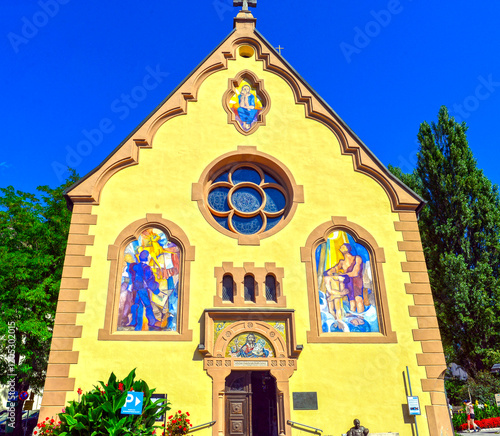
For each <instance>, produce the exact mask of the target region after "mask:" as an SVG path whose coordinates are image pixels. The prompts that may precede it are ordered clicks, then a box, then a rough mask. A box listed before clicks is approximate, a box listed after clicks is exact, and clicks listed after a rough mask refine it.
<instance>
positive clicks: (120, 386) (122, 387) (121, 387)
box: [118, 382, 125, 391]
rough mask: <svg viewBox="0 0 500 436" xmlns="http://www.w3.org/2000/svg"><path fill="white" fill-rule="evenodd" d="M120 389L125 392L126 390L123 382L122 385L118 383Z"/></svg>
mask: <svg viewBox="0 0 500 436" xmlns="http://www.w3.org/2000/svg"><path fill="white" fill-rule="evenodd" d="M118 389H119V390H120V391H123V389H125V386H123V383H121V382H120V383H118Z"/></svg>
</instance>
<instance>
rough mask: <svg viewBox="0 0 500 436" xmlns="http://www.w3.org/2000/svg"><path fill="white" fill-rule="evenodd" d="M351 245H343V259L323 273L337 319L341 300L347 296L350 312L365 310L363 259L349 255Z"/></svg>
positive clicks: (328, 296)
mask: <svg viewBox="0 0 500 436" xmlns="http://www.w3.org/2000/svg"><path fill="white" fill-rule="evenodd" d="M351 251H352V247H351V244H347V243H346V244H343V245H342V246H341V247H340V252H341V253H342V255H343V256H344V259H342V260H341V261H339V263H337V264H336V265H335V266H334V267H332V268H330V269H329V270H327V271H325V272H324V273H323V275H324V276H325V285H326V289H327V292H328V294H329V295H327V298H331V299H332V300H333V302H334V306H335V307H334V309H335V313H336V317H337V319H339V318H340V317H341V316H342V314H341V300H342V297H343V296H345V295H347V297H348V298H349V305H350V308H351V312H354V311H355V310H357V311H358V313H362V312H364V310H365V306H364V303H363V259H361V256H354V255H352V254H351Z"/></svg>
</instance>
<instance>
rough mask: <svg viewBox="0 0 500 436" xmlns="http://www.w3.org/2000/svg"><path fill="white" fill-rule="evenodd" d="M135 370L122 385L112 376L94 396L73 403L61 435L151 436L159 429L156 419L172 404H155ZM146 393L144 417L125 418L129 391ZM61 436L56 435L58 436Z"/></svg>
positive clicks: (63, 415)
mask: <svg viewBox="0 0 500 436" xmlns="http://www.w3.org/2000/svg"><path fill="white" fill-rule="evenodd" d="M134 379H135V370H132V371H131V372H130V374H129V375H128V376H127V377H126V378H125V379H124V380H122V381H119V380H117V378H116V376H115V374H113V373H112V374H111V375H110V377H109V379H108V382H107V383H104V382H102V381H101V382H99V386H95V387H94V389H92V390H91V391H90V392H86V393H84V394H82V396H81V399H80V401H72V402H71V403H70V404H69V405H68V406H67V407H66V410H65V412H64V413H61V414H59V417H60V419H61V426H60V428H59V429H58V431H59V432H61V433H60V434H61V435H62V434H68V435H72V436H95V435H102V434H109V435H113V436H125V435H132V434H133V435H148V436H150V435H151V434H152V432H153V430H154V429H155V427H154V424H155V418H156V417H157V416H161V415H163V414H164V413H165V412H166V411H167V410H169V409H170V407H169V405H168V404H164V405H162V406H161V405H160V402H161V401H162V400H158V401H156V402H152V401H151V394H152V393H153V392H154V389H150V388H149V386H148V385H147V383H146V382H145V381H143V380H134ZM131 388H133V389H134V390H135V391H136V392H143V393H144V404H143V409H142V414H141V415H121V408H122V407H123V406H124V404H125V401H126V398H127V394H128V393H129V390H130V389H131ZM58 434H59V433H57V434H56V433H54V436H58Z"/></svg>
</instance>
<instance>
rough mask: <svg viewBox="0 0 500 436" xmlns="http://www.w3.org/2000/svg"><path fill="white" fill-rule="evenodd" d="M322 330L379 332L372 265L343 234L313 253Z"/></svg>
mask: <svg viewBox="0 0 500 436" xmlns="http://www.w3.org/2000/svg"><path fill="white" fill-rule="evenodd" d="M315 257H316V273H317V283H318V291H319V302H320V315H321V326H322V331H323V332H324V333H328V332H379V331H380V329H379V323H378V313H377V307H376V301H375V295H374V284H373V283H374V282H373V276H372V263H371V259H370V255H369V253H368V251H367V250H366V248H365V247H363V246H362V245H361V244H358V243H357V242H356V241H355V240H354V239H353V237H352V236H351V235H350V234H348V233H346V232H343V231H335V232H332V233H331V234H330V235H329V236H328V238H327V240H326V242H324V243H323V244H320V245H319V246H318V248H317V249H316V253H315Z"/></svg>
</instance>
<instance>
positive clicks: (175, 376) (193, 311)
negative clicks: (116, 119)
mask: <svg viewBox="0 0 500 436" xmlns="http://www.w3.org/2000/svg"><path fill="white" fill-rule="evenodd" d="M244 69H248V70H251V71H253V72H254V73H255V74H257V76H258V77H259V79H263V80H264V85H265V89H266V90H267V92H268V93H269V95H270V98H271V110H270V112H269V113H268V115H267V118H266V126H261V127H260V128H259V129H258V130H257V131H256V132H255V133H254V134H252V135H249V136H244V135H242V134H240V133H238V132H237V130H236V129H235V127H234V126H233V125H231V124H228V123H227V114H226V112H225V111H224V109H223V107H222V96H223V94H224V92H225V91H226V90H227V87H228V78H232V77H235V76H236V75H237V73H238V72H240V71H241V70H244ZM152 145H153V146H152V149H143V150H141V151H140V156H139V165H136V166H132V167H129V168H126V169H124V170H122V171H119V172H118V173H117V174H115V175H114V176H113V177H112V178H111V179H110V180H109V181H108V182H107V184H106V185H105V187H104V189H103V190H102V194H101V197H100V204H99V205H98V206H94V207H93V210H92V213H93V214H95V215H97V225H96V226H91V234H93V235H95V243H94V245H93V246H90V247H87V251H86V255H87V256H91V257H92V266H91V267H90V268H86V269H85V270H84V278H88V279H89V287H88V290H86V291H85V292H82V294H81V297H80V299H81V301H85V302H86V311H85V313H84V314H79V315H78V319H77V324H79V325H83V333H82V337H81V338H79V339H75V343H74V350H75V351H79V362H78V365H72V366H71V370H70V377H74V378H75V379H76V384H75V386H76V388H78V387H81V388H83V389H84V390H85V389H89V388H90V387H91V386H92V384H94V383H95V382H96V381H97V380H104V379H106V377H107V376H108V375H109V373H110V371H114V372H115V373H116V374H117V376H118V377H119V378H121V377H124V376H125V375H126V374H127V373H128V372H129V371H130V370H131V369H132V368H134V367H137V374H138V376H139V377H140V378H143V379H145V380H146V381H147V382H148V383H149V384H150V385H151V386H153V387H156V388H157V391H158V392H167V393H168V397H169V400H170V401H171V402H172V404H173V408H174V409H175V410H177V409H182V410H188V411H190V412H191V415H192V417H193V422H194V423H195V424H198V423H204V422H208V421H211V420H212V387H211V386H212V381H211V379H210V377H208V376H207V374H206V372H205V371H204V370H203V361H202V357H201V355H200V354H198V353H197V351H196V347H197V345H198V343H200V342H201V341H200V333H199V332H200V324H199V322H200V317H201V316H202V313H203V310H204V309H205V308H210V307H213V298H214V295H215V292H216V283H215V278H214V268H215V267H219V266H221V265H222V262H233V263H234V265H235V266H242V265H243V262H254V263H255V266H257V267H260V266H264V263H265V262H276V265H277V266H278V267H283V268H284V271H285V278H284V280H283V290H284V294H285V296H286V301H287V307H288V308H291V309H295V321H296V329H297V330H296V337H297V343H298V344H303V345H304V350H303V352H302V354H301V355H300V358H299V359H298V363H297V366H298V370H297V371H296V372H295V374H294V375H293V376H292V377H291V379H290V395H291V393H292V392H303V391H315V392H317V393H318V403H319V410H317V411H295V410H291V419H292V420H294V421H298V422H302V423H305V424H308V425H313V426H315V427H319V428H321V429H323V430H324V432H325V434H326V435H330V434H340V433H345V432H346V430H347V429H348V428H349V427H351V425H352V419H353V418H355V417H358V418H360V420H361V423H362V424H365V425H367V426H368V427H369V428H370V430H371V431H372V432H388V431H392V432H399V433H400V434H401V435H408V436H410V435H411V428H410V425H408V424H405V423H404V421H403V413H402V404H404V403H406V393H405V387H404V382H403V375H402V373H403V371H405V367H406V365H408V366H409V370H410V375H411V377H412V387H413V395H418V396H419V397H420V402H421V408H422V413H423V416H422V417H419V418H417V420H418V421H420V422H422V423H423V424H424V423H425V406H426V405H430V396H429V394H428V393H423V392H422V390H421V386H420V379H422V378H425V369H424V367H419V366H417V360H416V354H417V353H421V352H422V349H421V345H420V343H419V342H414V341H413V338H412V329H416V328H417V321H416V319H415V318H410V316H409V313H408V306H409V305H411V304H413V298H412V296H411V295H408V294H406V293H405V290H404V283H405V282H409V277H408V273H403V272H402V271H401V262H404V261H405V260H406V259H405V257H404V253H402V252H400V251H398V247H397V242H398V241H400V240H402V237H401V233H400V232H396V231H395V230H394V222H395V221H397V220H398V215H397V214H396V213H393V212H391V207H390V201H389V198H388V196H387V194H386V193H385V191H384V190H383V189H382V187H381V186H380V185H379V184H378V183H377V182H376V181H374V180H373V179H371V178H369V177H367V176H365V175H363V174H361V173H359V172H354V170H353V162H352V157H351V156H342V155H341V153H340V146H339V144H338V141H337V140H336V138H335V136H334V135H333V134H332V132H331V131H330V130H329V129H327V128H326V127H325V126H324V125H322V124H320V123H318V122H316V121H314V120H310V119H306V118H305V110H304V106H303V105H300V104H295V102H294V96H293V93H292V90H291V89H290V87H289V86H288V85H287V83H286V82H285V81H284V80H282V79H281V78H280V77H278V76H277V75H274V74H272V73H270V72H265V71H264V69H263V64H262V62H258V61H256V60H255V59H254V58H241V57H238V58H237V59H236V60H231V61H229V62H228V69H227V70H223V71H220V72H217V73H215V74H212V75H211V76H209V77H208V78H207V79H206V80H205V81H204V83H203V84H202V85H201V87H200V89H199V92H198V95H197V102H190V103H188V107H187V115H185V116H178V117H175V118H173V119H171V120H170V121H168V122H167V123H165V124H164V125H163V126H162V127H161V128H160V129H159V130H158V132H157V134H156V136H155V138H154V141H153V144H152ZM238 145H253V146H256V147H257V150H258V151H260V152H264V153H267V154H269V155H272V156H273V157H275V158H277V159H278V160H280V161H281V162H283V163H284V164H285V165H286V166H287V167H288V169H289V170H290V171H291V172H292V174H293V176H294V178H295V181H296V183H297V184H299V185H303V187H304V195H305V202H304V203H303V204H299V205H298V208H297V211H296V213H295V215H294V217H293V219H292V220H291V221H290V223H289V224H288V225H287V226H286V227H285V228H284V229H283V230H281V231H280V232H278V233H276V234H275V235H273V236H271V237H269V238H266V239H264V240H262V241H261V244H260V246H240V245H238V244H237V240H235V239H232V238H229V237H227V236H224V235H223V234H221V233H219V232H218V231H217V230H215V229H214V228H213V227H212V226H211V225H209V224H208V223H207V222H206V220H205V219H204V218H203V216H202V214H201V213H200V211H199V209H198V206H197V203H196V202H195V201H192V200H191V189H192V184H193V183H195V182H198V180H199V177H200V175H201V173H202V172H203V171H204V169H205V168H206V166H207V165H208V164H209V163H210V162H211V161H213V160H214V159H216V158H218V157H219V156H221V155H222V154H224V153H227V152H232V151H235V150H236V148H237V146H238ZM147 213H161V214H162V216H163V218H165V219H168V220H170V221H172V222H174V223H176V224H177V225H179V226H180V227H181V228H182V229H183V231H184V232H185V233H186V235H187V236H188V238H189V241H190V243H191V244H192V245H194V246H195V247H196V258H195V261H194V262H192V266H191V280H190V289H191V291H190V292H191V295H190V305H189V329H191V330H193V341H192V342H124V341H119V342H114V341H97V332H98V330H99V329H100V328H102V327H103V322H104V314H105V301H106V298H107V291H108V280H109V269H110V265H109V261H108V260H107V252H108V246H109V245H110V244H113V243H114V241H115V239H116V237H117V235H118V234H119V233H120V232H121V231H122V230H123V229H124V228H125V227H126V226H128V225H129V224H131V223H132V222H134V221H136V220H139V219H143V218H145V216H146V214H147ZM331 216H345V217H347V219H348V220H349V221H351V222H355V223H357V224H358V225H360V226H362V227H363V228H364V229H366V230H367V231H368V232H369V233H370V234H371V235H372V236H373V237H374V238H375V240H376V241H377V243H378V245H379V246H380V247H383V248H384V250H385V256H386V263H385V264H384V265H383V272H384V280H385V284H386V289H387V300H388V307H389V313H390V317H391V322H392V328H393V330H394V331H396V332H397V338H398V342H397V343H396V344H317V343H316V344H312V343H308V342H307V338H306V332H307V331H309V330H310V325H309V311H308V299H307V286H306V271H305V264H304V263H303V262H301V257H300V247H303V246H304V245H305V242H306V239H307V237H308V236H309V234H310V233H311V232H312V231H313V230H314V229H315V228H316V227H317V226H318V225H320V224H322V223H324V222H326V221H328V220H329V219H330V217H331ZM68 397H69V398H68V399H71V396H68ZM419 431H420V434H421V435H422V436H425V435H428V428H427V425H426V423H425V424H424V425H421V426H419ZM201 433H203V434H207V435H208V434H210V433H211V430H203V431H202V432H201ZM295 433H298V431H297V430H292V434H295Z"/></svg>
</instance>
